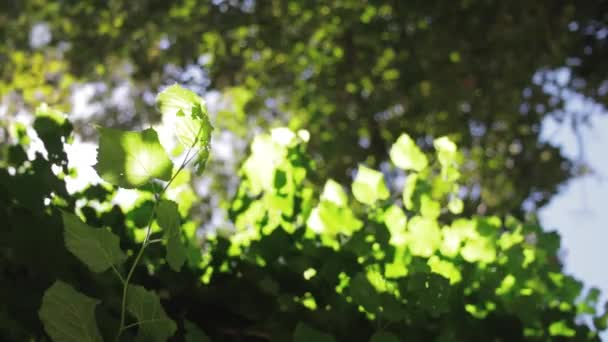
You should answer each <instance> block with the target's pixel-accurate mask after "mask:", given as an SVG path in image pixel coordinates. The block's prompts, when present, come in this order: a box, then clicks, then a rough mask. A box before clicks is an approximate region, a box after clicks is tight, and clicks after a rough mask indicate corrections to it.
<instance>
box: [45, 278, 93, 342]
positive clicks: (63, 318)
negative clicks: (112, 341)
mask: <svg viewBox="0 0 608 342" xmlns="http://www.w3.org/2000/svg"><path fill="white" fill-rule="evenodd" d="M99 302H100V301H99V300H97V299H94V298H91V297H88V296H85V295H83V294H82V293H80V292H78V291H76V290H75V289H74V288H73V287H72V286H70V285H68V284H66V283H64V282H62V281H56V282H55V283H54V284H53V285H52V286H51V287H49V288H48V289H47V290H46V292H45V293H44V296H43V297H42V306H41V307H40V310H39V311H38V315H39V316H40V320H41V321H42V324H43V325H44V330H45V331H46V333H47V334H49V336H50V337H51V339H52V340H53V341H65V342H81V341H82V342H101V341H103V340H102V338H101V335H100V333H99V329H98V328H97V321H96V320H95V307H96V306H97V304H99Z"/></svg>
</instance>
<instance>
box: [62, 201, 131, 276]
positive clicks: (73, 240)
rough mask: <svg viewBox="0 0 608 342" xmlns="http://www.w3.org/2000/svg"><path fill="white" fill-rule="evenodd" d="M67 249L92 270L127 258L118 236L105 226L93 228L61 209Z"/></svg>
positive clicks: (116, 264)
mask: <svg viewBox="0 0 608 342" xmlns="http://www.w3.org/2000/svg"><path fill="white" fill-rule="evenodd" d="M62 217H63V226H64V238H65V245H66V247H67V249H68V250H69V251H70V252H72V254H74V255H75V256H76V257H78V259H80V261H82V262H83V263H84V264H86V265H87V266H88V267H89V269H91V271H93V272H103V271H105V270H107V269H108V268H110V267H112V266H119V265H121V264H122V263H123V262H124V261H125V260H126V258H127V256H126V255H125V253H124V252H123V251H122V250H121V249H120V240H119V238H118V236H116V235H114V234H113V233H112V232H111V231H109V230H108V229H105V228H93V227H91V226H89V225H87V224H86V223H84V222H82V221H81V220H80V219H79V218H78V217H77V216H76V215H74V214H71V213H68V212H66V211H62Z"/></svg>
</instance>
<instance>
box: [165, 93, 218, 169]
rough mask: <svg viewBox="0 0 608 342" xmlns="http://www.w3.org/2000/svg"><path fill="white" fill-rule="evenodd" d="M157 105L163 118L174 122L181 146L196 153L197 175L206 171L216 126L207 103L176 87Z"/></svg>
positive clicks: (193, 94)
mask: <svg viewBox="0 0 608 342" xmlns="http://www.w3.org/2000/svg"><path fill="white" fill-rule="evenodd" d="M156 104H157V106H158V108H159V110H160V112H161V113H162V115H163V116H169V119H170V120H168V121H171V122H173V123H174V124H173V125H174V130H175V135H176V137H177V141H178V143H179V144H180V146H181V147H182V148H184V149H186V150H188V149H195V150H196V151H197V152H196V153H197V157H196V159H195V167H196V170H197V173H199V174H200V173H201V172H202V171H203V170H204V168H205V163H206V162H207V158H208V157H209V143H210V140H211V132H212V131H213V126H212V125H211V122H210V121H209V115H208V114H207V109H206V107H205V101H204V100H203V99H202V98H200V97H199V96H198V95H196V94H195V93H194V92H192V91H190V90H188V89H185V88H183V87H180V86H179V85H177V84H174V85H172V86H169V87H167V88H166V89H165V90H163V91H162V92H160V93H159V94H158V96H157V97H156Z"/></svg>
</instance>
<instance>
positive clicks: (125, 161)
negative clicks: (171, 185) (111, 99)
mask: <svg viewBox="0 0 608 342" xmlns="http://www.w3.org/2000/svg"><path fill="white" fill-rule="evenodd" d="M99 133H100V135H101V138H100V141H99V155H98V158H97V160H98V162H97V165H95V169H96V170H97V172H98V173H99V175H100V176H101V178H103V180H105V181H107V182H109V183H112V184H114V185H118V186H120V187H123V188H137V187H141V186H143V185H145V184H146V183H148V182H149V181H150V180H152V179H153V178H158V179H161V180H165V181H168V180H169V179H170V178H171V173H172V171H173V163H172V162H171V160H170V159H169V157H168V156H167V153H166V152H165V150H164V149H163V147H162V146H161V144H160V143H159V141H158V135H157V134H156V131H154V130H153V129H151V128H150V129H146V130H144V131H142V132H130V131H121V130H117V129H112V128H99Z"/></svg>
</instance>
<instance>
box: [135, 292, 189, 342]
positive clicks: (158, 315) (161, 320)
mask: <svg viewBox="0 0 608 342" xmlns="http://www.w3.org/2000/svg"><path fill="white" fill-rule="evenodd" d="M127 311H129V313H131V314H132V315H133V316H135V318H137V322H138V323H139V324H138V325H137V329H138V331H137V337H136V340H137V341H152V342H155V341H158V342H165V341H167V339H169V337H171V336H173V334H175V331H176V330H177V325H176V324H175V322H173V320H171V318H169V316H167V313H166V312H165V309H163V307H162V305H161V303H160V298H158V296H157V295H156V294H155V293H154V292H152V291H148V290H146V289H145V288H144V287H142V286H138V285H129V288H128V291H127Z"/></svg>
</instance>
